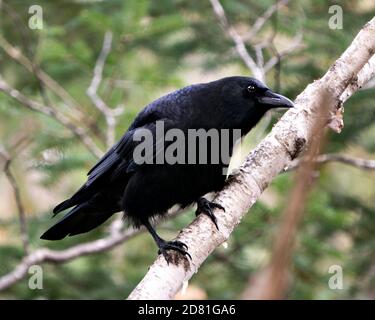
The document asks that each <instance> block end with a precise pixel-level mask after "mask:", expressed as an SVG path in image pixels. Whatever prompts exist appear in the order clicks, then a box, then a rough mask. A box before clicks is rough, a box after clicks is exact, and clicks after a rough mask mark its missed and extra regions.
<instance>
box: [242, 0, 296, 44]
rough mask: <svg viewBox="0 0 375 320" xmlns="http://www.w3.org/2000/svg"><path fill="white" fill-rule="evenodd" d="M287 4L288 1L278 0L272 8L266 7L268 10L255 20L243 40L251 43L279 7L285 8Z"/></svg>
mask: <svg viewBox="0 0 375 320" xmlns="http://www.w3.org/2000/svg"><path fill="white" fill-rule="evenodd" d="M288 2H289V0H278V1H276V2H275V3H274V4H273V5H272V6H270V7H268V9H267V10H266V11H264V13H263V14H262V15H261V16H259V17H258V18H257V19H256V20H255V22H254V24H253V25H252V27H251V28H250V31H249V32H248V33H247V34H246V35H244V37H243V40H244V41H251V40H252V39H253V38H254V37H255V36H256V35H257V33H258V32H259V31H260V30H261V29H262V28H263V26H264V25H265V23H266V22H267V21H268V20H269V19H270V18H271V17H272V15H273V14H274V13H275V12H277V10H278V9H279V8H280V6H285V5H287V4H288Z"/></svg>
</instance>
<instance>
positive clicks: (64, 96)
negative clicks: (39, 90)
mask: <svg viewBox="0 0 375 320" xmlns="http://www.w3.org/2000/svg"><path fill="white" fill-rule="evenodd" d="M0 47H1V48H2V49H3V50H4V52H5V53H6V54H7V55H8V56H9V57H10V58H11V59H13V60H14V61H16V62H17V63H19V64H20V65H22V66H23V67H25V68H26V70H28V71H29V72H31V73H33V74H35V76H36V77H37V78H38V79H39V80H40V81H41V82H42V83H43V84H44V85H45V86H46V87H47V88H48V89H50V90H51V91H52V92H54V93H55V94H56V95H57V96H58V97H59V98H60V99H61V100H62V101H64V103H65V104H66V105H68V106H72V107H73V108H71V112H72V113H73V114H75V115H76V118H77V119H81V118H83V114H82V112H81V111H80V108H79V107H78V103H77V102H76V101H75V100H74V98H73V97H72V96H71V95H70V94H69V93H68V92H67V91H66V90H65V89H64V88H63V87H61V86H60V85H59V83H58V82H56V81H55V80H54V79H52V78H51V77H50V76H49V75H48V74H47V73H45V72H44V71H43V70H42V69H40V68H39V67H38V66H36V65H35V64H34V63H33V62H32V61H30V60H29V58H27V57H26V56H25V55H24V54H23V53H22V52H21V50H20V49H18V48H17V47H14V46H12V45H11V44H10V43H9V42H8V41H7V40H6V39H5V38H4V37H3V36H2V35H0Z"/></svg>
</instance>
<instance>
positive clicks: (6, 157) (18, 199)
mask: <svg viewBox="0 0 375 320" xmlns="http://www.w3.org/2000/svg"><path fill="white" fill-rule="evenodd" d="M0 155H1V156H2V157H3V159H4V161H5V164H4V173H5V175H6V177H7V179H8V181H9V183H10V185H11V186H12V189H13V193H14V199H15V201H16V206H17V211H18V218H19V224H20V231H21V240H22V244H23V249H24V251H25V254H28V253H29V237H28V234H27V223H26V217H25V208H24V206H23V203H22V199H21V192H20V188H19V186H18V183H17V180H16V178H15V177H14V175H13V173H12V170H11V169H10V165H11V162H12V158H11V157H10V155H9V153H8V152H6V150H5V148H4V147H2V146H0Z"/></svg>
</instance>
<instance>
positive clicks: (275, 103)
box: [258, 90, 294, 108]
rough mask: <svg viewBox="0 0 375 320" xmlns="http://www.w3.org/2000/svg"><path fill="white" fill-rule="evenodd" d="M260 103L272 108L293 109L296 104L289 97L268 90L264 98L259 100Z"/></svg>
mask: <svg viewBox="0 0 375 320" xmlns="http://www.w3.org/2000/svg"><path fill="white" fill-rule="evenodd" d="M258 101H259V103H261V104H263V105H267V106H269V107H270V108H293V107H294V103H293V101H291V100H290V99H288V98H287V97H284V96H282V95H281V94H278V93H275V92H273V91H271V90H267V91H266V92H265V93H264V95H263V96H262V97H259V98H258Z"/></svg>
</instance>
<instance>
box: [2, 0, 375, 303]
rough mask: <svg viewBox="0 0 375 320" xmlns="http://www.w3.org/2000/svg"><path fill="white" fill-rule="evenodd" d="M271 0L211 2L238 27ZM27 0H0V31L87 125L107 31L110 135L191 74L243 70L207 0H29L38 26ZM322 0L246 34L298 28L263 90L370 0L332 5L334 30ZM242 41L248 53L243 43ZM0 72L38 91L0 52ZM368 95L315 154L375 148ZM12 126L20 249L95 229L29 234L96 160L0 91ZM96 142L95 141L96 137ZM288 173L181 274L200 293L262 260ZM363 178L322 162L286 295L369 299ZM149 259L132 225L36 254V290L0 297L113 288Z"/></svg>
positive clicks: (31, 92)
mask: <svg viewBox="0 0 375 320" xmlns="http://www.w3.org/2000/svg"><path fill="white" fill-rule="evenodd" d="M273 3H274V1H271V0H264V1H255V0H225V1H224V0H223V1H222V4H223V6H224V8H225V9H226V11H227V14H228V17H229V20H230V22H231V23H232V24H233V25H234V26H235V27H236V28H238V29H239V30H242V31H243V30H246V28H249V26H251V25H252V23H254V21H255V20H256V18H257V17H258V16H259V15H261V14H262V13H263V12H264V11H265V10H266V9H267V8H268V7H269V6H271V5H272V4H273ZM31 4H32V3H31V2H29V1H22V0H16V1H14V0H12V1H0V33H1V35H2V36H3V37H4V38H5V39H7V41H8V42H10V43H11V44H12V45H13V46H16V47H18V48H19V49H20V50H21V51H22V52H23V53H24V54H25V55H26V56H27V57H28V58H29V59H30V60H31V61H33V62H34V63H36V64H38V65H40V66H41V68H42V69H43V70H44V71H45V72H47V73H48V74H49V75H50V76H51V77H52V78H53V79H55V80H56V81H57V82H58V83H59V84H60V85H61V86H63V87H64V88H65V90H67V91H68V92H69V93H70V94H71V95H72V96H73V97H74V99H75V100H76V101H77V103H78V104H79V105H80V107H81V110H82V112H83V113H84V114H85V115H86V118H87V120H88V121H87V123H81V125H82V126H88V123H89V121H90V122H91V123H94V124H95V127H96V128H94V129H96V130H97V131H99V132H104V131H105V130H106V124H105V121H104V119H103V117H102V116H101V115H100V113H99V112H98V111H97V109H95V108H94V107H93V106H92V104H91V102H90V100H89V99H88V97H87V96H86V93H85V92H86V89H87V87H88V86H89V84H90V81H91V78H92V72H93V67H94V65H95V61H96V59H97V57H98V55H99V53H100V50H101V47H102V41H103V37H104V33H105V32H106V31H108V30H110V31H112V32H113V35H114V39H113V46H112V50H111V52H110V55H109V57H108V59H107V61H106V64H105V68H104V75H103V76H104V78H103V82H102V85H101V87H100V91H99V94H100V95H101V96H102V97H103V99H104V100H105V101H106V102H107V103H108V105H109V106H111V107H115V106H117V105H119V104H123V105H124V106H125V112H124V114H123V115H121V116H120V117H119V119H118V120H119V121H118V126H117V128H116V137H117V138H119V137H120V136H121V134H122V133H123V132H124V131H125V130H126V129H127V127H128V126H129V124H130V123H131V121H132V119H133V118H134V117H135V115H136V114H137V112H138V111H139V110H140V109H141V108H143V107H144V106H145V105H146V104H147V103H149V102H150V101H152V100H154V99H155V98H157V97H159V96H160V95H162V94H164V93H166V92H168V91H171V90H173V89H175V88H179V87H181V86H183V85H186V84H189V83H192V82H199V81H208V80H213V79H215V78H217V77H221V76H230V75H233V72H235V73H237V74H241V75H249V71H248V69H246V67H245V66H244V65H243V63H242V61H241V60H240V59H239V57H238V56H237V55H236V53H235V51H234V50H233V44H232V42H231V40H230V39H227V38H226V37H225V35H224V33H223V31H222V30H221V28H220V26H219V24H218V22H217V20H216V18H215V16H214V14H213V12H212V8H211V6H210V3H209V1H188V0H160V1H151V0H127V1H123V0H112V1H95V0H91V1H90V0H87V1H79V0H75V1H73V0H70V1H63V0H56V1H47V0H44V1H42V0H41V1H39V5H41V6H42V8H43V19H44V26H43V29H42V30H31V29H29V28H28V27H27V22H28V18H29V17H30V15H29V14H28V8H29V6H30V5H31ZM332 4H337V2H333V1H323V0H321V1H312V0H302V1H290V3H289V4H288V6H287V7H282V8H281V9H280V10H279V11H278V14H277V16H276V15H274V16H273V17H272V18H271V19H270V21H269V22H268V23H267V24H266V25H265V27H264V28H263V29H262V30H261V32H260V33H259V34H258V35H257V36H256V41H262V40H264V39H267V38H268V37H269V36H270V35H271V34H273V33H274V34H275V35H276V36H275V44H276V47H277V46H278V45H279V44H282V42H283V39H284V41H285V39H289V40H290V39H292V38H293V37H294V36H295V35H296V34H298V33H302V34H303V44H304V47H303V49H299V50H296V51H295V52H293V53H292V54H291V55H289V56H287V57H286V58H285V59H284V60H282V62H281V65H280V79H279V80H278V78H277V71H276V69H274V70H272V71H271V72H270V73H269V74H268V76H267V82H268V85H269V86H270V87H276V88H279V89H280V91H281V92H282V93H283V94H285V95H287V96H289V97H291V98H294V97H295V96H296V95H297V94H298V93H299V92H301V91H302V90H303V88H304V87H305V86H306V85H307V84H309V83H310V82H312V81H313V80H314V79H317V78H318V77H320V76H321V75H323V74H324V73H325V71H326V70H327V68H328V67H329V66H330V64H331V63H332V62H333V61H334V60H335V59H336V58H337V57H339V55H340V54H341V53H342V52H343V51H344V50H345V48H346V47H347V46H348V45H349V44H350V42H351V40H352V39H353V37H354V36H355V35H356V33H357V32H358V31H359V29H360V28H361V27H362V25H363V24H364V23H366V22H367V21H368V20H370V19H371V18H372V17H373V16H374V13H375V7H374V5H373V3H372V1H365V0H362V1H355V0H352V1H349V0H347V1H339V4H340V5H341V6H342V8H343V12H344V29H343V30H331V29H329V28H328V19H329V14H328V7H329V6H330V5H332ZM278 41H279V42H278ZM249 51H250V53H252V54H253V53H254V52H252V49H251V48H250V47H249ZM272 55H273V53H272V51H270V50H265V58H266V59H268V58H270V57H272ZM0 74H1V76H2V77H4V78H5V79H6V80H7V81H8V82H9V83H10V84H11V85H12V86H14V87H16V88H17V89H18V90H20V91H21V92H23V93H24V94H25V95H27V96H28V97H31V98H33V99H36V100H38V101H41V102H43V101H45V99H44V100H43V96H42V93H43V92H41V89H40V85H39V81H38V79H37V78H36V76H35V75H33V74H32V73H30V72H28V71H27V70H26V69H25V68H24V67H22V66H20V65H19V64H17V63H16V62H14V61H13V60H12V59H10V58H9V56H8V55H7V54H6V53H5V52H4V51H3V50H2V49H0ZM44 94H45V95H46V96H47V99H48V101H49V102H50V103H51V104H53V105H54V106H56V107H57V108H58V109H59V110H61V111H63V112H65V113H68V114H69V112H71V109H70V108H69V107H68V106H66V104H64V103H63V102H62V101H61V99H59V98H58V97H57V96H56V95H54V94H53V93H51V92H50V91H49V90H46V92H45V93H44ZM374 98H375V91H374V90H363V91H361V92H359V93H357V94H356V95H355V96H354V97H353V98H352V99H350V100H349V101H348V102H347V103H346V106H345V107H346V108H345V128H344V130H343V132H342V133H341V134H339V135H338V134H333V133H331V134H329V142H328V143H327V146H326V151H327V152H342V153H349V154H353V155H357V156H361V157H365V158H366V157H368V158H371V157H372V158H374V150H375V142H374V141H375V126H374V119H375V108H374V107H375V106H374ZM279 117H280V114H276V115H274V119H273V121H272V123H271V124H270V125H269V129H270V128H271V126H272V124H273V123H274V122H275V121H277V119H278V118H279ZM93 136H95V135H93ZM98 136H99V137H98ZM255 136H256V135H255V134H250V136H249V138H248V139H247V143H248V144H250V145H254V144H255V143H256V142H257V141H259V139H256V138H255ZM19 137H28V138H29V140H31V142H30V143H29V144H28V146H27V147H25V148H24V149H23V150H22V152H20V153H19V154H18V155H17V157H16V159H15V160H14V162H13V165H12V169H13V171H14V172H15V175H16V177H17V179H18V181H19V183H20V185H21V191H22V195H23V199H24V200H25V205H26V208H27V213H28V226H29V235H30V242H31V247H32V248H38V247H41V246H47V247H50V248H54V249H64V248H68V247H69V246H72V245H74V244H78V243H82V242H86V241H90V240H94V239H98V238H100V237H104V236H105V235H106V234H107V228H106V227H105V226H104V227H101V228H99V229H98V230H95V231H93V232H91V233H89V234H87V235H82V236H77V237H73V238H70V239H66V240H64V241H60V242H57V243H45V242H42V241H41V240H39V235H40V234H41V233H42V231H43V230H45V229H46V227H47V226H48V225H49V223H50V211H51V207H52V206H53V204H54V203H56V202H57V201H60V200H62V199H64V198H65V197H66V196H68V195H69V194H70V193H71V192H73V191H74V190H75V189H76V188H77V187H79V185H80V184H81V183H82V182H83V181H84V179H85V173H86V172H87V171H88V169H89V168H90V167H91V166H92V165H93V164H94V162H95V157H94V156H93V155H92V154H90V153H89V152H88V151H87V150H86V149H85V147H84V146H83V145H82V144H81V143H79V142H78V141H77V139H76V138H75V137H74V136H72V134H71V133H70V132H69V131H67V130H66V129H65V128H63V127H62V126H61V125H60V124H58V123H57V122H56V121H55V120H53V119H50V118H48V117H46V116H43V115H39V114H35V113H33V112H32V111H29V110H26V109H25V108H24V107H22V106H20V105H19V104H18V103H16V102H15V101H14V100H12V99H10V98H9V97H7V96H5V95H4V94H0V141H1V144H3V145H5V146H6V147H7V148H10V147H11V146H12V143H13V142H14V141H15V140H17V139H18V138H19ZM94 139H95V141H96V142H97V143H98V145H99V146H100V147H101V148H102V149H103V150H104V148H105V146H104V143H103V139H101V138H100V135H97V136H95V138H94ZM47 150H48V151H57V152H58V154H59V155H60V156H59V157H57V158H56V159H55V158H54V160H53V161H47V160H46V158H45V156H44V154H45V152H46V151H47ZM61 155H62V156H61ZM30 174H34V175H35V174H36V175H37V177H38V179H37V181H36V182H35V180H32V181H33V184H31V183H30V181H31V180H30V179H27V178H26V177H27V176H28V175H30ZM292 178H293V173H285V174H283V175H281V176H279V177H278V178H277V179H276V180H275V181H274V182H273V184H272V185H271V186H270V188H269V189H268V190H267V191H266V194H265V196H264V197H262V199H261V200H260V201H259V202H258V203H257V204H256V205H255V206H254V207H253V208H252V209H251V210H250V212H249V214H248V215H247V216H246V217H245V218H244V219H243V221H242V223H241V224H240V225H239V226H238V228H237V229H236V230H235V232H234V233H233V235H232V237H231V238H230V240H229V247H228V248H227V249H224V248H218V249H217V250H216V251H215V253H214V254H212V255H211V256H210V257H209V258H208V260H207V261H206V262H205V264H204V265H203V266H202V268H201V269H200V270H199V272H198V273H197V274H196V275H195V276H194V278H193V279H192V281H191V284H192V285H194V286H195V287H198V288H200V289H201V290H203V291H204V292H205V293H206V294H207V297H208V298H212V299H215V298H218V299H226V298H228V299H231V298H238V297H239V296H240V295H241V292H242V291H243V290H244V287H245V285H246V283H247V279H248V277H249V276H250V275H251V274H255V272H256V271H259V270H261V269H262V267H264V266H265V264H266V263H267V261H268V260H269V258H270V249H271V248H272V240H273V236H274V232H275V231H276V230H277V229H276V227H277V222H278V219H279V216H280V213H281V212H282V210H283V208H284V206H285V203H286V202H287V199H288V192H289V190H290V187H291V186H292V182H293V180H292ZM374 178H375V173H374V172H364V171H361V170H359V169H355V168H350V167H348V166H344V165H340V164H334V163H332V164H329V165H326V166H325V167H324V168H323V169H322V170H321V171H320V177H319V181H318V183H317V184H316V186H315V188H314V191H313V193H312V194H311V196H310V199H309V202H308V205H307V208H306V213H305V216H304V220H303V223H302V226H301V228H300V230H299V236H298V239H297V244H296V250H295V254H294V265H293V268H292V270H291V272H292V276H293V282H292V286H291V288H290V290H289V292H288V298H291V299H304V298H308V299H316V298H322V299H332V298H333V299H337V298H369V297H372V298H373V297H374V294H375V293H374V287H375V285H374V282H375V274H374V271H373V270H374V268H375V256H374V249H375V238H374V234H375V219H374V210H375V203H374V197H375V184H374ZM35 184H37V186H38V190H43V189H45V190H48V191H49V194H50V193H53V195H54V197H53V199H52V200H50V203H49V204H48V205H47V207H48V208H46V207H44V209H43V210H42V211H43V212H41V211H40V210H39V209H38V208H40V206H38V201H40V200H39V199H35V198H34V196H33V195H32V193H31V191H30V190H32V189H34V188H35V187H36V185H35ZM6 187H7V183H6V182H5V179H3V180H0V188H1V189H3V188H4V190H5V188H6ZM8 189H9V188H8ZM11 198H12V193H11V192H6V193H3V192H1V193H0V202H2V203H11V202H12V200H11ZM43 199H45V198H43ZM1 208H3V207H1ZM4 208H9V206H8V207H7V206H4ZM11 208H12V209H13V212H9V213H7V214H5V212H4V214H3V212H1V214H0V261H1V263H0V276H1V275H3V274H5V273H7V272H9V271H10V270H12V269H13V268H14V267H15V266H16V264H17V263H18V262H19V261H20V259H22V256H23V251H22V247H21V244H20V240H19V237H18V234H19V226H18V218H17V211H16V207H15V206H11ZM193 217H194V215H193V213H192V212H189V213H187V214H185V215H182V216H179V217H178V218H176V219H175V220H173V221H168V222H166V223H164V224H163V225H162V227H160V230H161V233H162V234H163V235H165V236H166V237H168V238H173V237H174V236H175V235H176V234H177V230H179V229H181V228H182V227H183V226H185V225H187V224H188V223H189V222H190V221H191V220H192V219H193ZM108 224H109V223H107V224H106V226H108ZM155 256H156V247H155V245H154V243H153V241H152V239H151V237H150V236H149V235H147V234H142V235H140V236H137V237H136V238H134V239H132V240H130V241H128V242H126V243H125V244H123V245H121V246H119V247H117V248H115V249H113V250H111V251H109V252H104V253H100V254H96V255H93V256H86V257H82V258H79V259H76V260H74V261H71V262H69V263H66V264H61V265H58V264H57V265H50V264H45V265H43V270H44V289H43V290H30V289H29V288H28V285H27V284H28V280H27V278H26V279H24V280H22V281H20V282H19V283H17V284H16V285H14V286H12V287H11V288H10V289H8V290H6V291H4V292H1V293H0V297H1V298H11V299H19V298H21V299H43V298H49V299H95V298H100V299H122V298H124V297H126V296H127V294H128V293H130V291H131V290H132V288H134V286H135V285H136V284H137V283H138V282H139V281H140V279H141V278H142V276H143V275H144V274H145V273H146V271H147V268H148V266H149V265H150V264H151V263H152V261H153V260H154V258H155ZM334 264H336V265H340V266H342V268H343V271H344V289H343V290H331V289H329V287H328V284H327V283H328V278H329V277H330V276H331V275H330V274H329V273H328V268H329V266H331V265H334Z"/></svg>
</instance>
